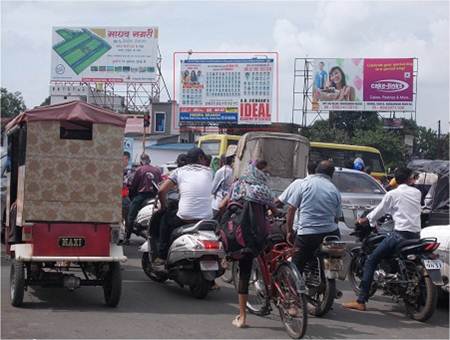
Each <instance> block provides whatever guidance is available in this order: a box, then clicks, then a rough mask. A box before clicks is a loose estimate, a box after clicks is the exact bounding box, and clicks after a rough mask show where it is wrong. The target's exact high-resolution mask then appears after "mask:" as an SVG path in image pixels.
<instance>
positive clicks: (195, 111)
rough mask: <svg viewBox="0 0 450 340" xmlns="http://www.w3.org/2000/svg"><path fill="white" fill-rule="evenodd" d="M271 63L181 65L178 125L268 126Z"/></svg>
mask: <svg viewBox="0 0 450 340" xmlns="http://www.w3.org/2000/svg"><path fill="white" fill-rule="evenodd" d="M273 64H274V63H273V59H266V58H264V59H256V58H255V59H196V60H195V59H189V60H182V61H181V84H180V86H181V91H180V93H181V95H180V97H181V98H180V122H181V123H198V122H202V123H207V122H210V123H239V124H271V121H272V83H273Z"/></svg>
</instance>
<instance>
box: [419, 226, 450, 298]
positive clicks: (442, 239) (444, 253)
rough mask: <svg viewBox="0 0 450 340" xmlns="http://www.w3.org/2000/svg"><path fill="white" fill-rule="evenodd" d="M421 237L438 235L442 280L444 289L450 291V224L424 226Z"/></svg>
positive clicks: (437, 252) (437, 251)
mask: <svg viewBox="0 0 450 340" xmlns="http://www.w3.org/2000/svg"><path fill="white" fill-rule="evenodd" d="M420 237H421V238H424V237H436V238H437V242H439V248H438V249H437V250H436V251H435V253H436V254H438V255H439V259H440V260H441V261H442V262H443V266H442V268H441V274H442V281H443V282H444V285H443V286H441V288H442V290H443V291H444V292H446V293H447V294H448V293H449V292H450V283H449V251H450V225H434V226H428V227H426V228H423V229H422V231H421V232H420Z"/></svg>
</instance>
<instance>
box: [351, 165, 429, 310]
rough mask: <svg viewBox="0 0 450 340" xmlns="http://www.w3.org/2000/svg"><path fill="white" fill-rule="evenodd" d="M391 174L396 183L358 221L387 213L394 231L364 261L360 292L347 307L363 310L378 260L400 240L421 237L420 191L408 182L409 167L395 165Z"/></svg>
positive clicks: (411, 179)
mask: <svg viewBox="0 0 450 340" xmlns="http://www.w3.org/2000/svg"><path fill="white" fill-rule="evenodd" d="M394 175H395V180H396V182H397V183H398V184H399V186H398V187H397V188H396V189H394V190H391V191H389V192H388V193H387V194H386V195H385V196H384V197H383V200H382V201H381V202H380V204H379V205H378V206H377V207H376V208H375V209H374V210H373V211H372V212H370V214H368V215H367V217H366V218H361V219H359V220H358V223H360V224H364V223H367V222H369V223H370V225H371V226H374V225H375V224H376V221H377V220H378V219H379V218H381V217H382V216H384V215H386V214H390V215H391V216H392V218H393V220H394V231H393V232H392V233H391V234H390V235H388V236H387V237H386V238H385V239H384V240H383V241H382V242H381V243H380V244H379V245H378V247H377V248H376V249H375V250H374V251H373V253H372V254H370V255H369V256H368V258H367V260H366V262H365V264H364V270H363V278H362V281H361V292H360V294H359V296H358V299H357V300H356V301H355V302H349V303H344V304H343V306H344V307H346V308H350V309H356V310H361V311H364V310H366V302H367V301H368V300H369V289H370V286H371V284H372V280H373V274H374V272H375V269H376V268H377V266H378V264H379V263H380V261H381V260H382V259H383V258H386V257H389V256H391V255H392V254H393V253H394V252H395V248H396V247H397V245H398V244H399V243H400V242H401V241H403V240H411V239H420V230H421V225H420V211H421V207H420V199H421V192H420V191H419V190H418V189H416V188H414V187H413V186H411V185H412V184H413V183H414V179H413V177H412V171H411V170H410V169H408V168H404V167H401V168H397V169H396V170H395V174H394Z"/></svg>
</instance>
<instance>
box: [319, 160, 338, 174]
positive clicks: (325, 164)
mask: <svg viewBox="0 0 450 340" xmlns="http://www.w3.org/2000/svg"><path fill="white" fill-rule="evenodd" d="M316 173H317V174H324V175H328V176H330V177H333V174H334V164H333V161H330V160H326V161H321V162H320V163H319V165H318V166H317V168H316Z"/></svg>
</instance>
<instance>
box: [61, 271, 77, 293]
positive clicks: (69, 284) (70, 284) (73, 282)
mask: <svg viewBox="0 0 450 340" xmlns="http://www.w3.org/2000/svg"><path fill="white" fill-rule="evenodd" d="M80 283H81V280H80V278H79V277H76V276H75V275H64V281H63V284H64V287H65V288H67V289H68V290H70V291H71V292H73V291H74V290H75V289H77V288H79V287H80Z"/></svg>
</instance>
